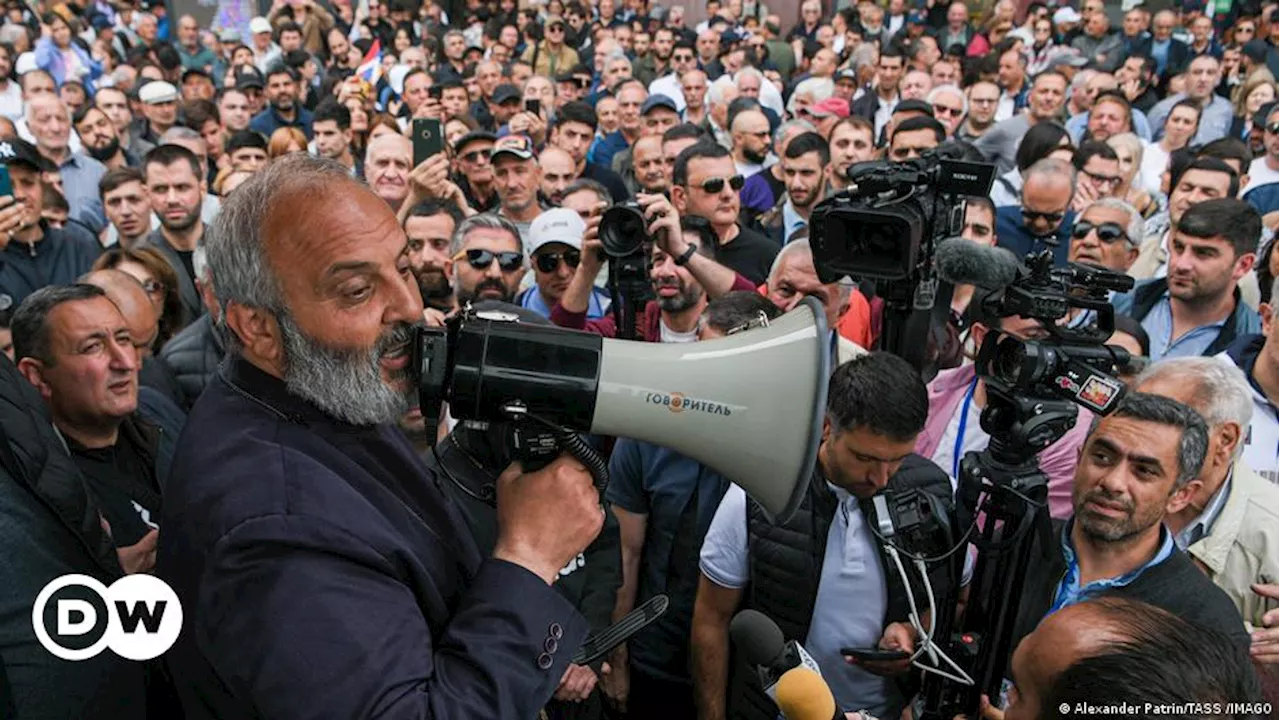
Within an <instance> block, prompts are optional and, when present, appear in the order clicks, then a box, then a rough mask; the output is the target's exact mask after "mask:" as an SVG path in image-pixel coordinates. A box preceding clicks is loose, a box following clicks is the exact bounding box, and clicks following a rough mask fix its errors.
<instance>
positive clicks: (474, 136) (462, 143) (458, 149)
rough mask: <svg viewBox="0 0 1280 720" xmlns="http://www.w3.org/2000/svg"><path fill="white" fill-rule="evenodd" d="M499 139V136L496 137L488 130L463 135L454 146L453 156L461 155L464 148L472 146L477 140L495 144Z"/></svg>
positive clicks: (473, 131)
mask: <svg viewBox="0 0 1280 720" xmlns="http://www.w3.org/2000/svg"><path fill="white" fill-rule="evenodd" d="M497 139H498V136H497V135H494V134H493V133H491V132H489V131H487V130H472V131H471V132H469V133H467V134H466V135H463V136H462V137H460V138H458V140H457V141H456V142H455V143H454V144H453V154H454V155H461V154H462V149H463V148H465V147H466V146H468V145H470V144H471V143H473V142H475V141H477V140H488V141H489V142H493V141H495V140H497Z"/></svg>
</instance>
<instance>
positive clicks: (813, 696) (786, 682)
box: [776, 667, 844, 720]
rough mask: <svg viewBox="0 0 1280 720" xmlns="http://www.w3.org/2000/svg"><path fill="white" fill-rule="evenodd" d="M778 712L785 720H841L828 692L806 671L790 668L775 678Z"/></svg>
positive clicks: (820, 677) (815, 676)
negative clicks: (776, 682) (776, 680)
mask: <svg viewBox="0 0 1280 720" xmlns="http://www.w3.org/2000/svg"><path fill="white" fill-rule="evenodd" d="M776 690H777V700H776V702H777V703H778V710H780V711H781V712H782V717H784V718H786V720H844V713H842V712H840V710H839V709H838V708H836V699H835V696H834V695H832V694H831V688H829V687H827V683H826V681H824V680H823V679H822V676H821V675H819V674H818V673H816V672H814V671H812V670H810V669H809V668H807V667H797V668H792V669H790V670H788V671H786V672H785V673H783V674H782V677H781V678H778V685H777V687H776Z"/></svg>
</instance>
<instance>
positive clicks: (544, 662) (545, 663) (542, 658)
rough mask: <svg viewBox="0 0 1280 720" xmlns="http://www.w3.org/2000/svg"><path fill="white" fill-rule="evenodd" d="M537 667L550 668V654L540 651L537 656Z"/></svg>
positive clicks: (541, 668)
mask: <svg viewBox="0 0 1280 720" xmlns="http://www.w3.org/2000/svg"><path fill="white" fill-rule="evenodd" d="M538 668H539V669H540V670H550V669H551V656H550V655H548V654H546V653H542V654H541V655H539V656H538Z"/></svg>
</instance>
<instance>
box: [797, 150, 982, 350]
mask: <svg viewBox="0 0 1280 720" xmlns="http://www.w3.org/2000/svg"><path fill="white" fill-rule="evenodd" d="M963 156H964V151H963V150H962V149H961V148H960V147H958V146H955V145H942V146H940V147H938V148H936V149H934V150H931V151H929V152H927V153H925V155H924V156H923V157H921V158H919V159H916V160H910V161H907V162H900V163H885V162H880V161H877V162H870V163H859V164H857V165H854V166H853V167H851V168H850V169H849V181H850V187H849V189H848V190H845V191H843V192H839V193H836V194H835V195H832V196H831V197H829V198H827V199H826V200H824V201H822V202H821V203H819V204H818V206H817V207H815V208H814V210H813V214H812V215H811V216H810V218H809V244H810V245H811V246H812V247H813V262H814V265H815V267H816V269H817V271H818V279H819V280H821V281H822V282H824V283H829V282H834V281H836V280H838V279H840V278H842V277H845V276H850V277H853V278H855V279H858V280H867V281H872V282H874V283H875V287H876V294H877V295H879V296H880V297H882V298H884V301H885V312H884V325H883V330H882V332H881V342H880V347H881V348H882V349H884V350H887V351H889V352H892V353H893V354H895V355H898V356H900V357H902V358H904V359H906V360H907V361H908V362H910V363H911V364H912V365H913V366H915V367H917V368H921V369H924V367H925V365H926V360H925V348H926V344H927V343H926V338H927V335H928V332H929V327H930V323H931V320H936V322H933V324H934V325H935V326H941V324H942V321H945V317H946V316H945V312H944V311H945V310H946V306H947V305H948V302H949V300H950V296H949V293H950V291H949V290H947V291H946V293H945V294H946V295H947V297H943V298H941V300H942V302H941V303H940V304H939V303H937V302H935V301H936V299H937V297H936V296H937V292H938V276H937V273H936V270H935V268H934V265H933V257H934V251H935V250H936V247H937V244H938V243H939V241H941V240H943V239H945V238H950V237H955V236H957V235H959V234H960V231H961V229H962V228H963V226H964V198H965V197H966V196H971V195H977V196H985V195H988V194H990V192H991V183H992V181H993V179H994V178H995V166H993V165H988V164H985V163H976V162H969V161H966V160H963V159H962V157H963ZM935 307H936V308H938V309H939V312H938V313H936V317H935V318H931V315H933V314H934V313H931V312H930V311H932V310H934V308H935Z"/></svg>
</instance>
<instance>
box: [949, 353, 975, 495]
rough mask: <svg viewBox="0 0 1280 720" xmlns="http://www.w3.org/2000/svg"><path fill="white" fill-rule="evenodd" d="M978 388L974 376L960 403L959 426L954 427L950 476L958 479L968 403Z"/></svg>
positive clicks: (967, 418)
mask: <svg viewBox="0 0 1280 720" xmlns="http://www.w3.org/2000/svg"><path fill="white" fill-rule="evenodd" d="M977 389H978V378H977V377H974V378H973V381H972V382H970V383H969V389H968V390H967V391H965V394H964V402H963V403H961V404H960V427H958V428H956V446H955V449H954V450H952V452H951V477H953V478H955V479H957V480H959V479H960V451H961V450H963V449H964V429H965V426H967V425H968V424H969V404H970V403H972V402H973V392H974V391H975V390H977Z"/></svg>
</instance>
